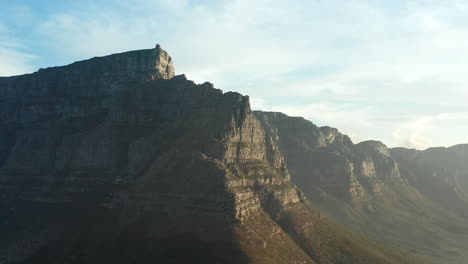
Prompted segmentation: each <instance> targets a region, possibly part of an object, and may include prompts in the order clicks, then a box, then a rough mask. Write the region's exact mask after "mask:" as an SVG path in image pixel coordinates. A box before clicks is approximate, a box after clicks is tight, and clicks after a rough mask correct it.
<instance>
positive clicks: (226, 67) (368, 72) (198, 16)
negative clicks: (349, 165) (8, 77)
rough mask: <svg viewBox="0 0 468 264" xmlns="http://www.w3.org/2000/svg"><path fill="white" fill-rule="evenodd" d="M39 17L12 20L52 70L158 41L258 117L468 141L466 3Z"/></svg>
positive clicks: (386, 137)
mask: <svg viewBox="0 0 468 264" xmlns="http://www.w3.org/2000/svg"><path fill="white" fill-rule="evenodd" d="M31 10H32V9H31V8H29V9H28V8H27V7H24V6H23V7H21V8H17V13H18V15H16V16H15V17H16V18H17V19H19V20H20V21H22V23H23V24H28V23H29V26H30V28H31V32H32V33H31V34H32V35H33V36H34V37H35V40H36V41H37V43H40V44H41V47H42V48H43V53H41V54H40V55H41V56H42V57H44V56H52V55H51V54H59V55H60V56H59V58H60V59H59V60H57V59H56V60H54V63H61V64H65V63H69V62H72V61H74V60H77V59H84V58H87V57H92V56H96V55H105V54H109V53H113V52H119V51H125V50H130V49H139V48H149V47H152V46H154V45H155V44H156V42H159V43H161V44H162V46H163V48H165V49H167V50H168V51H169V52H170V54H171V55H172V56H173V58H174V61H175V64H176V70H177V71H178V72H179V73H185V74H186V75H187V76H188V77H189V78H191V79H194V80H195V81H197V82H203V81H207V80H208V81H211V82H213V83H214V84H215V86H217V87H219V88H221V89H223V90H233V91H239V92H241V93H245V94H249V95H251V97H252V99H253V100H252V104H253V105H254V108H263V109H267V110H280V111H284V112H286V113H288V114H292V115H303V116H305V117H307V118H309V119H311V120H312V121H314V122H317V123H319V124H327V125H331V126H335V127H338V128H340V129H341V130H343V131H344V132H346V133H348V134H350V135H351V136H353V138H354V139H355V140H362V139H367V138H373V139H379V140H383V141H385V142H386V143H387V144H389V145H390V146H399V145H403V146H407V147H416V148H425V147H427V146H432V145H451V144H455V143H459V142H460V143H461V142H467V141H468V138H467V136H465V135H468V127H466V126H463V124H462V122H465V121H466V120H464V119H463V118H460V117H462V116H465V115H466V113H468V106H467V105H466V103H465V102H464V98H466V97H467V96H468V87H467V86H468V75H466V73H465V68H466V66H467V65H468V54H466V46H467V44H468V20H466V17H467V15H468V5H467V4H466V3H465V1H461V0H460V1H458V0H453V1H445V2H441V1H435V0H429V1H419V0H411V1H407V0H396V1H386V0H385V1H370V0H365V1H361V0H359V1H358V0H350V1H338V0H328V1H299V0H292V1H287V2H284V1H283V2H281V1H273V0H259V1H249V0H222V1H216V2H214V1H202V0H170V1H169V0H160V1H149V0H130V1H123V0H120V1H110V0H104V1H99V2H95V1H94V2H93V1H90V0H83V1H79V2H76V1H75V2H71V1H70V2H67V1H64V3H62V8H56V9H53V11H48V13H46V14H42V15H41V16H40V17H41V19H38V18H37V17H38V15H37V14H34V13H33V14H31V12H32V11H31ZM0 23H2V19H1V18H0ZM0 41H1V39H0ZM10 43H12V42H11V41H10ZM1 47H3V48H5V46H2V45H0V48H1ZM14 51H16V52H19V53H18V54H12V52H14ZM0 52H1V49H0ZM8 52H9V55H4V56H3V57H9V58H13V59H11V62H9V63H8V65H10V66H8V67H9V68H10V69H14V68H16V70H14V71H13V72H17V71H20V70H21V69H23V68H27V66H28V64H29V65H31V64H30V63H31V61H30V59H31V57H28V56H29V55H28V54H29V53H30V52H24V51H21V50H20V49H16V48H8ZM0 58H2V57H0ZM2 61H5V60H2ZM15 62H16V63H19V65H18V66H14V63H15ZM42 63H47V61H42ZM0 65H5V63H2V64H0ZM41 66H45V65H41ZM6 73H8V72H7V71H6V70H5V69H4V68H3V67H1V66H0V74H6ZM280 97H281V98H282V99H281V100H278V98H280ZM298 97H300V98H302V99H301V100H295V99H292V98H298ZM447 113H449V114H448V115H450V116H451V117H453V118H449V119H441V118H440V116H443V115H446V114H447ZM437 117H439V118H437ZM424 120H426V121H424ZM423 121H424V122H423ZM447 134H450V135H451V136H442V135H447Z"/></svg>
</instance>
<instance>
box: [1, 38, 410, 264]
mask: <svg viewBox="0 0 468 264" xmlns="http://www.w3.org/2000/svg"><path fill="white" fill-rule="evenodd" d="M0 109H1V111H0V126H1V130H0V150H1V151H0V153H1V156H0V195H1V200H0V207H1V208H2V210H0V216H1V217H0V233H1V234H2V238H1V239H0V263H155V262H156V263H343V264H344V263H369V264H370V263H388V264H390V263H415V262H414V261H412V260H411V259H409V258H408V257H407V256H405V255H402V254H401V253H400V252H399V251H398V250H393V249H389V248H384V247H382V246H380V245H377V244H376V243H373V242H370V241H368V240H366V239H365V238H363V237H362V236H359V235H356V234H354V233H352V232H350V231H348V230H346V229H345V228H344V227H342V226H340V225H338V224H336V223H335V222H333V221H332V220H330V219H329V218H327V217H324V216H323V215H321V214H320V212H319V211H318V210H317V209H316V208H314V206H313V205H311V203H310V202H309V200H308V199H307V198H306V196H305V195H304V194H303V193H302V192H301V191H300V190H299V189H298V188H297V187H296V186H295V185H294V184H293V183H292V182H291V181H290V178H291V176H290V174H289V171H288V169H287V167H286V163H285V160H284V158H283V154H282V153H281V152H280V148H279V147H278V145H277V144H276V143H277V142H276V140H275V139H273V138H272V137H271V136H270V135H269V134H268V133H265V130H264V128H263V126H262V123H261V122H260V121H259V120H258V119H257V118H256V117H255V115H254V114H253V113H252V111H251V109H250V104H249V98H248V97H247V96H242V95H240V94H238V93H233V92H228V93H223V92H222V91H221V90H218V89H215V88H214V87H213V85H211V84H210V83H204V84H200V85H197V84H195V83H193V82H192V81H189V80H187V79H186V78H185V76H183V75H178V76H175V72H174V67H173V65H172V60H171V58H170V57H169V55H168V54H167V53H166V52H165V51H163V50H162V49H161V48H160V47H159V46H156V48H155V49H149V50H142V51H131V52H126V53H121V54H116V55H110V56H106V57H100V58H93V59H90V60H87V61H82V62H77V63H73V64H71V65H68V66H63V67H54V68H48V69H44V70H40V71H39V72H36V73H33V74H28V75H22V76H14V77H5V78H0Z"/></svg>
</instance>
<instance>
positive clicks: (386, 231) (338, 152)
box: [254, 111, 468, 263]
mask: <svg viewBox="0 0 468 264" xmlns="http://www.w3.org/2000/svg"><path fill="white" fill-rule="evenodd" d="M254 114H255V116H256V117H257V118H258V119H259V120H260V121H261V123H262V124H263V126H264V127H265V131H266V133H267V135H269V136H270V137H271V138H273V139H274V142H275V144H276V145H278V147H279V150H280V152H281V153H282V154H283V155H284V160H285V163H286V166H287V167H288V169H289V171H290V174H291V177H292V182H293V183H295V184H296V185H297V186H298V188H299V189H301V190H302V191H303V192H304V194H305V195H306V196H307V198H308V199H310V201H311V202H312V203H313V204H314V205H316V206H317V207H318V208H320V209H321V211H323V212H325V213H327V214H328V215H330V216H331V217H332V218H334V219H336V220H337V221H339V222H341V223H342V224H344V225H345V226H347V227H349V228H350V229H352V230H354V231H355V232H357V233H359V234H362V235H365V236H366V237H368V238H370V239H372V240H377V241H380V242H381V243H383V244H385V245H387V246H393V247H399V248H400V249H401V250H403V251H405V252H408V253H410V254H412V255H414V256H418V257H419V258H420V259H423V260H424V263H464V262H465V261H466V259H468V256H467V255H466V253H465V252H467V250H468V221H467V219H466V218H465V217H464V215H463V214H464V213H466V212H467V211H466V201H467V200H466V197H467V196H466V193H467V191H468V189H467V185H466V182H467V181H468V170H467V168H468V167H467V165H466V162H465V161H466V160H467V159H466V158H467V157H466V151H465V149H466V146H455V147H452V148H449V149H443V148H440V149H439V148H437V149H429V150H426V151H422V152H421V151H416V150H407V149H403V148H399V149H388V148H387V147H386V146H385V145H384V144H383V143H381V142H378V141H364V142H361V143H359V144H354V143H353V142H352V141H351V140H350V138H349V137H348V136H346V135H343V134H341V133H340V132H339V131H338V130H337V129H335V128H330V127H317V126H316V125H314V124H313V123H311V122H310V121H307V120H305V119H304V118H301V117H290V116H287V115H284V114H282V113H276V112H262V111H256V112H254Z"/></svg>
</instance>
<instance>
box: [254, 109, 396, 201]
mask: <svg viewBox="0 0 468 264" xmlns="http://www.w3.org/2000/svg"><path fill="white" fill-rule="evenodd" d="M255 115H256V116H257V118H258V119H259V120H260V121H261V122H262V124H263V125H264V127H265V129H266V131H267V134H268V135H269V136H270V137H271V138H273V139H275V143H276V144H277V145H278V146H279V149H280V151H281V152H282V153H284V156H285V161H286V165H287V167H288V168H289V169H290V171H291V174H292V176H293V181H294V182H295V183H296V184H298V185H299V186H303V187H302V188H303V190H304V191H305V192H306V193H309V195H310V197H313V196H316V195H317V194H319V193H320V192H323V193H328V194H331V195H333V196H335V197H337V198H339V199H343V200H355V199H357V200H362V199H369V198H371V196H374V195H379V194H380V192H381V188H382V186H383V184H384V182H388V181H394V180H396V181H400V182H403V181H404V180H403V179H401V178H400V174H399V170H398V166H397V164H396V163H395V162H394V161H393V160H392V159H391V158H390V156H389V153H388V149H387V147H386V146H385V145H384V144H382V143H380V142H377V141H366V142H362V143H359V144H357V145H355V144H353V143H352V142H351V140H350V139H349V137H348V136H346V135H343V134H341V133H340V132H339V131H338V130H337V129H335V128H331V127H317V126H315V125H314V124H312V123H311V122H310V121H307V120H305V119H303V118H300V117H289V116H286V115H284V114H281V113H274V112H261V111H256V112H255ZM306 186H307V187H306Z"/></svg>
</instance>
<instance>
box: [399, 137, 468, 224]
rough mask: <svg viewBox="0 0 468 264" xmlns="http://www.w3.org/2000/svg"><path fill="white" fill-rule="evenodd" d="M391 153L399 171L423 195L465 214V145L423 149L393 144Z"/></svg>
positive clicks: (467, 209)
mask: <svg viewBox="0 0 468 264" xmlns="http://www.w3.org/2000/svg"><path fill="white" fill-rule="evenodd" d="M390 153H391V156H392V158H393V159H395V160H396V161H397V162H398V163H399V164H400V167H401V171H402V174H404V175H405V176H406V177H407V178H408V180H409V181H410V182H411V183H412V184H413V185H414V186H415V187H416V188H417V189H418V190H419V191H420V192H421V193H424V194H425V195H426V196H428V197H431V199H433V200H434V201H437V202H438V203H439V204H441V205H442V206H444V207H446V208H449V209H450V210H452V211H453V212H455V213H457V214H459V215H462V216H465V217H467V216H468V145H456V146H453V147H450V148H430V149H427V150H424V151H418V150H414V149H404V148H394V149H391V150H390Z"/></svg>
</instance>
